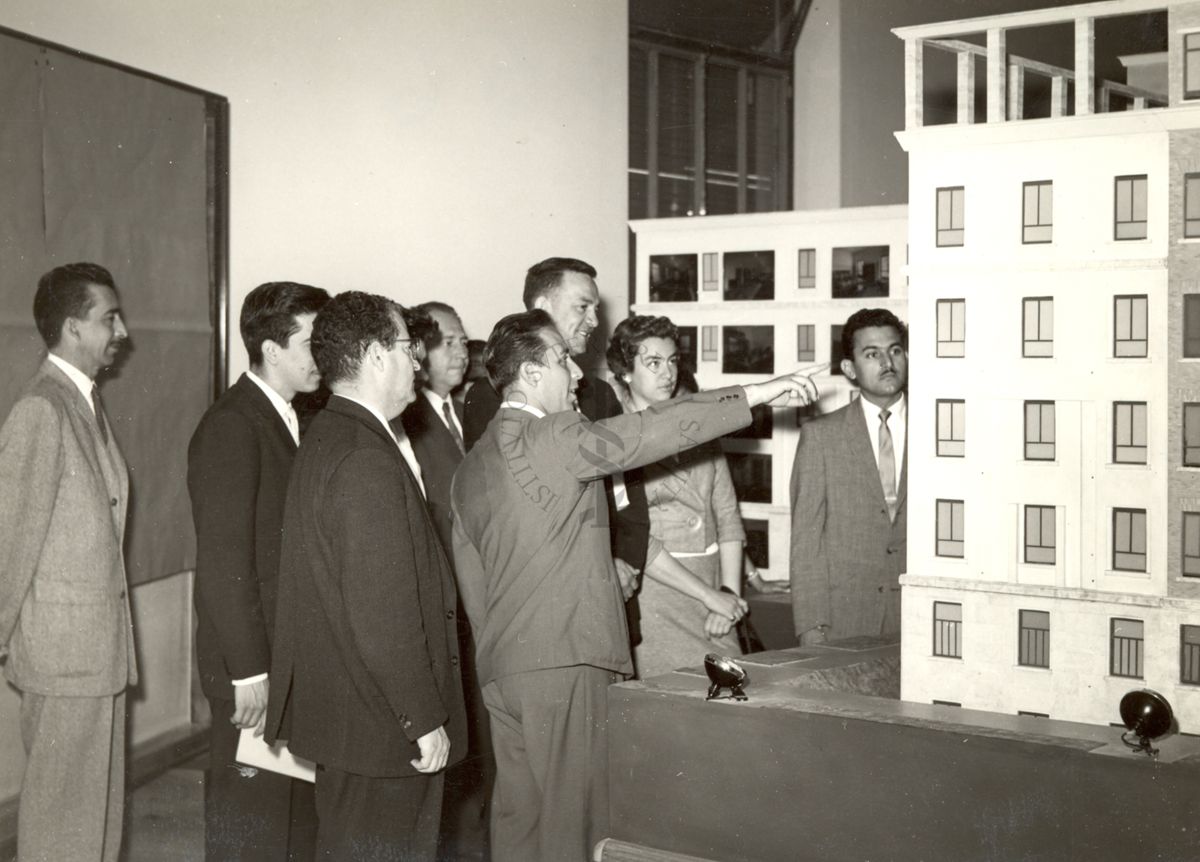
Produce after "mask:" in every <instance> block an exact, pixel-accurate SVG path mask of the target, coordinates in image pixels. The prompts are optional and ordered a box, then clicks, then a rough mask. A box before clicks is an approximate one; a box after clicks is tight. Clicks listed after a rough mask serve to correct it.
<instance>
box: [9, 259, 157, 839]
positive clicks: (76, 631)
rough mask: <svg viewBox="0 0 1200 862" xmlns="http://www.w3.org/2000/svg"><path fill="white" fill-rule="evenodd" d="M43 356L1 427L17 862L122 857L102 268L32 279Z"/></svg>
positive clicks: (122, 580)
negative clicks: (17, 769)
mask: <svg viewBox="0 0 1200 862" xmlns="http://www.w3.org/2000/svg"><path fill="white" fill-rule="evenodd" d="M33 316H34V321H35V322H36V323H37V329H38V333H39V334H40V335H41V336H42V340H43V341H44V342H45V344H46V349H47V352H48V355H47V357H46V361H45V362H43V363H42V366H41V368H39V369H38V371H37V373H36V374H35V375H34V377H33V379H32V380H31V381H30V382H29V384H28V385H27V386H26V387H25V390H24V392H23V393H22V394H21V397H20V399H19V400H18V401H17V403H16V404H15V405H14V406H13V408H12V412H10V413H9V415H8V419H7V420H5V422H4V426H3V428H0V487H2V488H4V489H5V491H6V493H4V494H0V662H3V663H4V675H5V676H6V677H7V678H8V681H9V682H10V683H11V684H12V685H13V686H14V687H15V688H16V689H17V690H18V691H19V692H20V693H21V739H22V742H23V743H24V745H25V754H26V765H25V775H24V777H23V779H22V781H21V802H20V809H19V813H18V818H19V823H18V832H17V853H18V855H19V856H20V858H21V859H72V860H88V859H91V860H104V862H116V859H117V855H118V853H119V851H120V848H121V820H122V816H123V813H124V807H125V795H124V788H125V689H126V688H127V687H128V686H131V685H135V684H136V683H137V665H136V661H135V658H134V648H133V629H132V625H131V618H130V613H129V599H128V597H127V589H128V587H127V581H126V577H125V560H124V550H123V544H124V535H125V512H126V506H127V504H128V502H129V480H128V476H127V473H126V469H125V460H124V459H123V458H122V457H121V452H120V450H119V449H118V447H117V441H116V438H115V437H114V435H113V429H112V425H111V423H110V422H109V420H108V417H107V415H106V414H105V412H104V407H103V406H102V405H101V403H100V391H99V389H98V387H97V384H96V379H97V377H98V376H99V374H100V372H101V371H103V370H104V369H106V368H109V367H110V366H112V364H113V363H114V362H115V361H116V358H117V354H118V352H119V351H120V349H121V347H122V345H123V344H124V342H125V340H126V338H127V333H126V330H125V323H124V320H123V319H122V315H121V308H120V305H119V304H118V301H117V289H116V284H115V283H114V281H113V277H112V275H111V274H110V273H109V272H108V270H106V269H105V268H104V267H101V266H97V265H96V264H93V263H72V264H67V265H65V266H60V267H56V268H55V269H52V270H51V271H50V272H48V273H46V274H45V275H43V276H42V277H41V279H40V280H39V281H38V288H37V293H36V294H35V295H34V299H33Z"/></svg>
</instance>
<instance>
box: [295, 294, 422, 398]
mask: <svg viewBox="0 0 1200 862" xmlns="http://www.w3.org/2000/svg"><path fill="white" fill-rule="evenodd" d="M403 320H404V306H402V305H401V304H400V303H398V302H396V301H394V300H391V299H388V298H387V297H386V296H378V295H376V294H374V293H363V292H362V291H359V290H347V291H345V292H344V293H339V294H338V295H337V296H335V297H334V298H333V299H331V300H329V302H327V303H325V307H324V308H322V309H321V310H320V311H319V312H317V319H316V321H315V322H314V323H313V333H312V355H313V360H314V361H315V362H316V363H317V370H318V371H320V372H321V377H322V378H324V381H325V384H326V385H327V386H332V385H333V384H335V383H338V382H339V381H342V380H349V379H350V378H352V377H354V376H355V375H357V374H358V370H359V368H360V367H361V366H362V360H363V356H364V355H365V354H366V352H367V348H368V347H370V346H371V344H372V343H373V342H376V341H378V342H379V344H380V345H381V346H382V347H383V348H384V349H386V350H391V349H392V346H393V345H394V344H395V343H396V342H397V341H399V340H400V326H399V323H400V322H403Z"/></svg>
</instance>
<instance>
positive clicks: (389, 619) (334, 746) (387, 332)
mask: <svg viewBox="0 0 1200 862" xmlns="http://www.w3.org/2000/svg"><path fill="white" fill-rule="evenodd" d="M403 313H404V310H403V308H401V307H400V306H399V305H398V304H397V303H395V302H393V301H391V300H389V299H386V298H384V297H382V296H374V295H371V294H366V293H359V292H356V291H349V292H346V293H342V294H339V295H338V296H336V297H334V298H333V299H331V300H330V301H329V302H328V303H327V304H326V305H325V306H324V308H322V309H321V311H320V313H319V314H318V315H317V318H316V320H315V322H314V323H313V330H312V355H313V359H314V360H315V361H316V364H317V368H318V369H319V370H320V372H321V377H322V378H323V379H324V380H325V382H326V383H327V385H328V386H329V389H330V391H331V393H332V394H331V395H330V397H329V401H328V403H327V404H326V405H325V408H324V409H323V410H322V411H321V412H320V413H319V414H317V416H316V417H315V418H314V419H313V420H312V423H311V424H310V425H309V427H308V430H307V431H306V433H305V436H304V438H303V442H302V443H301V444H300V449H299V451H298V452H297V454H296V461H295V465H294V467H293V470H292V477H291V483H290V485H289V486H288V492H287V501H286V504H285V507H284V519H283V553H282V558H281V560H280V574H279V593H278V603H277V606H276V624H275V643H274V652H273V656H272V664H271V691H270V699H269V703H268V710H267V726H266V735H267V741H268V742H274V741H275V740H276V739H286V740H288V744H289V748H290V750H291V751H292V752H294V753H295V754H297V755H300V756H301V757H306V758H308V759H309V760H313V761H315V762H316V764H317V776H316V805H317V821H318V826H317V858H320V859H326V858H328V859H367V858H370V859H433V858H435V855H436V851H437V839H438V823H439V820H440V816H441V805H442V787H443V775H442V770H443V769H444V768H445V767H446V766H448V765H451V764H453V763H455V762H457V761H459V760H461V759H462V756H463V754H464V753H465V752H466V718H465V715H464V712H463V703H462V681H461V678H460V675H459V664H460V660H459V655H458V633H457V620H456V613H455V603H456V593H455V587H454V576H453V573H452V572H451V569H450V565H449V563H448V562H447V557H446V554H445V551H444V550H443V549H442V545H441V542H440V541H439V540H438V536H437V532H436V531H435V529H434V526H433V521H432V519H431V518H430V516H429V511H428V509H427V507H426V505H425V495H424V489H423V486H422V483H421V477H420V470H419V467H418V465H417V461H416V458H415V456H414V455H413V452H412V447H411V446H406V445H405V444H406V443H407V438H404V439H397V437H396V435H395V434H394V433H393V431H392V429H391V427H390V425H389V421H390V420H391V419H394V418H395V417H396V416H398V415H399V414H400V412H401V411H402V410H403V409H404V408H405V406H407V405H408V404H410V403H411V402H412V400H413V398H414V397H415V396H414V391H413V381H414V378H415V375H416V371H417V367H418V363H417V358H418V356H420V345H419V343H418V342H417V341H416V340H415V339H414V338H413V337H412V336H410V334H409V332H408V329H407V328H406V326H405V323H404V318H403Z"/></svg>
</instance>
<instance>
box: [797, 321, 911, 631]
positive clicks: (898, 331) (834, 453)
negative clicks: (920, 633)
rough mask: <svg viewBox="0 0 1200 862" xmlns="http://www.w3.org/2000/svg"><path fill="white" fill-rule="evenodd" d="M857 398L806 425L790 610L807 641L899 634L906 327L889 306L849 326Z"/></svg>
mask: <svg viewBox="0 0 1200 862" xmlns="http://www.w3.org/2000/svg"><path fill="white" fill-rule="evenodd" d="M842 355H843V356H844V357H845V358H843V359H842V364H841V369H842V373H843V374H845V375H846V377H847V378H848V379H850V380H851V381H853V382H854V383H855V384H856V385H857V386H858V388H859V397H858V398H857V399H855V400H854V401H851V402H850V404H848V405H847V406H845V407H843V408H842V409H840V410H836V411H834V412H833V413H829V414H827V415H825V416H820V417H817V418H816V419H813V420H812V421H810V422H805V423H804V425H803V426H802V427H801V429H800V443H799V444H798V446H797V447H796V461H795V463H794V465H793V467H792V488H791V492H792V494H791V497H792V560H791V580H792V612H793V619H794V622H795V626H796V637H797V638H799V639H800V642H801V643H802V644H811V643H824V642H825V641H826V640H840V639H842V638H849V637H856V636H859V635H871V636H875V637H887V638H890V637H895V636H898V635H899V632H900V584H899V582H898V578H899V576H900V575H901V574H903V573H904V571H905V567H906V565H907V560H906V555H907V545H906V540H905V531H906V529H907V523H908V515H907V511H906V506H905V502H906V498H907V479H908V476H907V473H908V469H907V463H906V462H907V457H906V453H907V446H906V436H907V424H908V422H907V420H908V407H907V403H906V399H905V387H906V386H907V385H908V331H907V329H906V328H905V326H904V324H903V323H901V322H900V321H899V320H898V319H897V318H896V315H894V314H892V313H891V312H890V311H887V310H886V309H882V308H870V309H863V310H861V311H857V312H855V313H854V314H853V315H851V316H850V319H849V320H847V321H846V325H845V326H844V327H843V328H842Z"/></svg>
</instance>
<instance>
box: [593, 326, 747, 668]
mask: <svg viewBox="0 0 1200 862" xmlns="http://www.w3.org/2000/svg"><path fill="white" fill-rule="evenodd" d="M607 357H608V367H609V369H610V370H611V371H612V373H613V377H614V378H615V379H616V381H617V383H618V384H620V385H619V386H618V391H619V393H620V394H621V395H622V396H623V402H624V404H625V408H626V410H630V411H636V410H645V409H646V408H647V407H650V406H652V405H654V404H659V403H661V402H663V401H667V400H669V399H671V398H673V397H674V395H675V389H676V385H677V383H678V378H679V332H678V330H677V329H676V328H675V325H674V324H673V323H671V321H670V320H668V319H667V318H665V317H651V316H648V315H633V316H631V317H629V318H628V319H626V320H624V321H622V322H621V323H620V324H619V325H618V326H617V328H616V330H615V331H614V332H613V336H612V340H611V341H610V342H609V346H608V354H607ZM644 482H645V489H646V500H647V502H648V503H649V508H650V533H651V535H652V536H653V537H654V538H655V539H658V540H659V541H660V542H662V545H663V549H664V551H663V553H660V554H658V555H657V556H655V557H654V558H653V559H651V560H648V561H647V563H646V569H645V573H646V577H645V578H643V580H642V588H641V592H640V593H639V594H638V607H639V609H640V612H641V629H642V640H641V643H640V644H638V645H637V646H635V647H634V661H635V663H636V665H637V674H638V676H639V677H641V678H646V677H651V676H657V675H659V674H663V673H667V672H669V671H671V670H675V669H676V668H680V667H696V666H699V665H700V664H701V663H702V662H703V661H704V656H705V654H706V653H709V652H718V653H721V654H723V655H740V654H741V650H740V649H739V648H738V644H737V637H736V635H735V634H734V632H733V627H734V625H736V623H737V621H738V620H740V619H741V618H742V617H743V616H744V615H745V613H746V607H747V606H746V603H745V602H744V601H743V600H742V599H741V598H740V597H739V596H738V593H740V591H741V580H742V545H743V543H744V541H745V538H746V534H745V531H744V530H743V528H742V520H741V517H740V516H739V514H738V508H737V498H736V496H735V495H734V491H733V481H732V480H731V478H730V475H729V468H728V467H727V466H726V464H725V456H724V454H722V452H721V447H720V444H718V443H717V442H715V441H713V442H711V443H705V444H703V445H701V446H697V447H695V448H693V449H687V450H685V451H683V452H682V453H680V454H678V455H675V456H672V457H671V458H668V459H666V460H664V461H659V462H658V463H656V464H651V465H649V466H648V467H645V468H644ZM722 587H725V588H726V589H727V591H726V592H723V591H722V589H721V588H722Z"/></svg>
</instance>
